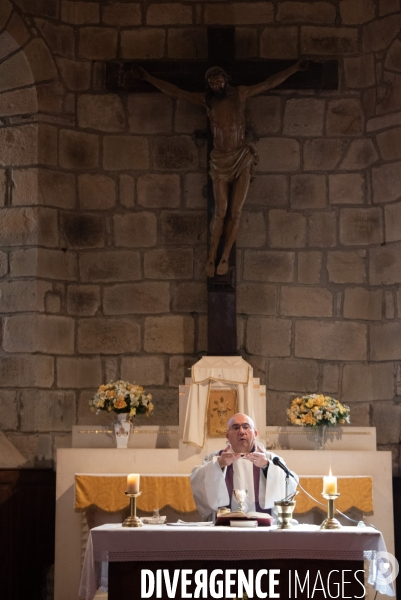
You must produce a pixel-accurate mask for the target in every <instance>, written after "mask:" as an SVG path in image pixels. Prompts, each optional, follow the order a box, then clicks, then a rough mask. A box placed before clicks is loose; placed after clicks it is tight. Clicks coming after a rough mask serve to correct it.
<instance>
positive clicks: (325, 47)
mask: <svg viewBox="0 0 401 600" xmlns="http://www.w3.org/2000/svg"><path fill="white" fill-rule="evenodd" d="M358 51H359V41H358V29H357V28H356V27H355V28H351V27H336V28H334V27H314V26H304V27H301V54H302V55H305V54H317V55H319V56H322V55H323V56H333V55H334V56H335V55H338V56H343V55H347V54H356V53H358Z"/></svg>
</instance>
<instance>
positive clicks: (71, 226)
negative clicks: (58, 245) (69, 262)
mask: <svg viewBox="0 0 401 600" xmlns="http://www.w3.org/2000/svg"><path fill="white" fill-rule="evenodd" d="M62 231H63V233H64V235H65V238H66V241H67V243H68V247H69V248H103V246H104V242H105V231H104V221H103V218H102V217H101V216H99V215H96V214H93V213H86V214H84V213H67V212H66V213H64V215H63V218H62Z"/></svg>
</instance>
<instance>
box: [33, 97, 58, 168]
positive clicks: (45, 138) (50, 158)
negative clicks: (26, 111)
mask: <svg viewBox="0 0 401 600" xmlns="http://www.w3.org/2000/svg"><path fill="white" fill-rule="evenodd" d="M39 106H40V103H39ZM41 108H42V109H43V107H41ZM57 136H58V130H57V128H56V127H52V126H50V125H46V124H45V123H40V124H39V127H38V142H37V144H38V162H39V163H40V164H42V165H49V166H52V167H55V166H56V165H57V154H58V141H57Z"/></svg>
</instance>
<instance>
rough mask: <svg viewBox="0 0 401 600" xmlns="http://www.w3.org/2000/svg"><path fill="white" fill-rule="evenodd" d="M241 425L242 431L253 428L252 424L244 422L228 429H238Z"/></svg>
mask: <svg viewBox="0 0 401 600" xmlns="http://www.w3.org/2000/svg"><path fill="white" fill-rule="evenodd" d="M241 427H242V429H243V430H244V431H249V430H250V429H253V427H252V425H249V423H244V424H243V425H233V426H232V427H230V429H229V430H228V431H239V430H240V429H241Z"/></svg>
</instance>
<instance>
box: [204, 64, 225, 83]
mask: <svg viewBox="0 0 401 600" xmlns="http://www.w3.org/2000/svg"><path fill="white" fill-rule="evenodd" d="M216 75H223V77H224V78H225V79H226V80H227V81H228V79H229V76H228V75H227V73H226V72H225V71H224V69H222V68H221V67H210V69H208V70H207V71H206V73H205V80H206V81H207V80H208V79H209V77H215V76H216Z"/></svg>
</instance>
